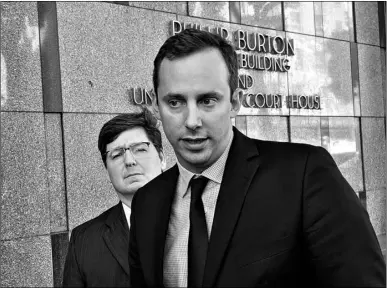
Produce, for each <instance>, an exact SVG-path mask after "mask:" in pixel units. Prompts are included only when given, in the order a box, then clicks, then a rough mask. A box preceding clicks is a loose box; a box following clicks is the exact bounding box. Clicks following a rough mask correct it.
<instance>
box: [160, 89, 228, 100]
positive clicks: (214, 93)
mask: <svg viewBox="0 0 387 288" xmlns="http://www.w3.org/2000/svg"><path fill="white" fill-rule="evenodd" d="M220 96H221V94H220V93H218V92H217V91H209V92H204V93H201V94H198V95H197V98H199V99H202V98H205V97H220ZM163 98H165V99H173V98H174V99H185V98H186V97H185V96H184V95H183V94H180V93H167V94H165V95H164V97H163Z"/></svg>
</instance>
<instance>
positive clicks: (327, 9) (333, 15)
mask: <svg viewBox="0 0 387 288" xmlns="http://www.w3.org/2000/svg"><path fill="white" fill-rule="evenodd" d="M352 6H353V5H352V2H322V8H323V21H324V26H323V27H324V37H328V38H335V39H341V40H346V41H354V39H355V38H354V37H355V36H354V29H353V9H352Z"/></svg>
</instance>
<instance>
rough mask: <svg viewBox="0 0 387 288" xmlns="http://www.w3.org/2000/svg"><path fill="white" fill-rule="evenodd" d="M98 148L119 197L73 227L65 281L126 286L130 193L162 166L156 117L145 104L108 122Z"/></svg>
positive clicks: (73, 285) (132, 193)
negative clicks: (113, 202) (97, 213)
mask: <svg viewBox="0 0 387 288" xmlns="http://www.w3.org/2000/svg"><path fill="white" fill-rule="evenodd" d="M98 149H99V151H100V153H101V157H102V161H103V163H104V165H105V168H106V170H107V172H108V174H109V178H110V181H111V183H112V184H113V187H114V189H115V190H116V192H117V196H118V198H119V200H120V202H119V203H118V204H117V205H115V206H114V207H112V208H110V209H109V210H107V211H105V212H104V213H102V214H101V215H99V216H98V217H96V218H94V219H92V220H90V221H88V222H86V223H83V224H82V225H80V226H78V227H76V228H74V229H73V231H72V234H71V239H70V244H69V250H68V253H67V258H66V263H65V268H64V275H63V286H65V287H70V286H71V287H86V286H92V287H93V286H105V287H113V286H114V287H123V286H126V287H129V286H130V275H129V262H128V248H129V225H130V212H131V209H130V207H131V202H132V198H133V195H134V193H136V191H137V190H138V189H139V188H141V187H142V186H143V185H145V184H146V183H148V182H149V181H150V180H152V179H153V178H155V177H156V176H157V175H159V174H160V173H161V172H162V171H163V170H164V169H165V158H164V154H163V149H162V143H161V134H160V131H159V130H158V128H157V119H156V118H154V116H153V115H152V114H151V113H150V112H149V111H148V110H147V109H144V110H143V111H142V112H140V113H131V114H120V115H118V116H116V117H114V118H113V119H111V120H109V121H108V122H106V123H105V124H104V125H103V127H102V129H101V131H100V133H99V138H98Z"/></svg>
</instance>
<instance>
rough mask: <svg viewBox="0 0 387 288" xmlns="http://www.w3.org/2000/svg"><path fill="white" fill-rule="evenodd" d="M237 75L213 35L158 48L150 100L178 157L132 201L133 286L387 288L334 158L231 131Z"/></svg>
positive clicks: (227, 50)
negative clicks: (344, 287) (365, 287)
mask: <svg viewBox="0 0 387 288" xmlns="http://www.w3.org/2000/svg"><path fill="white" fill-rule="evenodd" d="M237 81H238V65H237V57H236V54H235V51H234V50H233V48H232V46H231V45H229V44H228V43H227V42H226V41H225V40H224V39H222V38H221V37H219V36H217V35H212V34H210V33H208V32H205V31H197V30H193V29H187V30H185V31H183V32H181V33H180V34H177V35H175V36H173V37H170V38H169V39H168V40H167V41H166V42H165V43H164V44H163V46H162V47H161V48H160V50H159V53H158V55H157V56H156V59H155V61H154V71H153V83H154V90H155V92H156V95H155V99H154V101H153V107H154V109H155V111H156V113H157V115H158V117H159V118H160V119H161V121H162V124H163V128H164V131H165V134H166V136H167V138H168V140H169V141H170V143H171V144H172V146H173V148H174V151H175V154H176V156H177V160H178V163H177V165H175V166H173V167H172V168H171V169H169V170H168V171H166V172H165V173H163V174H162V175H160V176H158V177H156V178H155V179H154V180H152V181H151V182H149V183H148V184H147V185H145V186H144V187H143V188H141V189H140V190H139V193H137V194H136V195H135V196H134V199H133V203H132V214H131V225H132V226H131V232H130V244H129V245H130V249H129V256H130V257H129V263H130V271H131V281H132V286H134V287H139V286H166V287H184V286H188V287H200V286H204V287H214V286H215V287H222V286H229V287H252V286H265V287H272V286H276V287H292V286H294V287H303V285H304V284H305V285H306V286H305V287H331V286H348V287H349V286H352V287H355V286H367V287H371V286H375V287H378V286H380V287H382V286H384V285H385V279H386V275H385V270H386V266H385V263H384V259H383V256H382V253H381V250H380V247H379V243H378V240H377V238H376V235H375V232H374V230H373V227H372V225H371V223H370V220H369V216H368V214H367V212H366V210H365V209H364V208H363V207H362V205H361V203H360V201H359V199H358V198H357V196H356V194H355V192H354V191H353V189H352V188H351V187H350V185H349V184H348V183H347V181H346V180H345V179H344V177H343V176H342V174H341V173H340V171H339V169H338V167H337V166H336V164H335V162H334V160H333V159H332V157H331V156H330V154H329V153H328V152H327V151H326V150H325V149H323V148H321V147H314V146H311V145H305V144H294V143H279V142H270V141H260V140H254V139H250V138H248V137H246V136H244V135H243V134H242V133H240V132H239V131H238V130H237V129H235V128H232V123H231V118H233V117H235V116H236V115H237V114H238V111H239V108H240V99H239V91H238V89H237ZM199 185H201V187H199ZM203 187H204V188H203ZM150 211H151V212H150ZM292 284H294V285H292Z"/></svg>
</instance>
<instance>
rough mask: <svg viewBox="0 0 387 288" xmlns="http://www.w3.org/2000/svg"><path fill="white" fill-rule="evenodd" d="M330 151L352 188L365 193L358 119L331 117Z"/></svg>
mask: <svg viewBox="0 0 387 288" xmlns="http://www.w3.org/2000/svg"><path fill="white" fill-rule="evenodd" d="M328 151H329V153H331V155H332V157H333V159H334V160H335V162H336V164H337V166H338V167H339V169H340V171H341V173H342V174H343V176H344V178H345V179H347V181H348V183H349V184H350V185H351V186H352V188H353V189H354V190H355V191H356V192H359V191H364V185H363V171H362V156H361V141H360V125H359V119H358V118H352V117H329V146H328Z"/></svg>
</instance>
